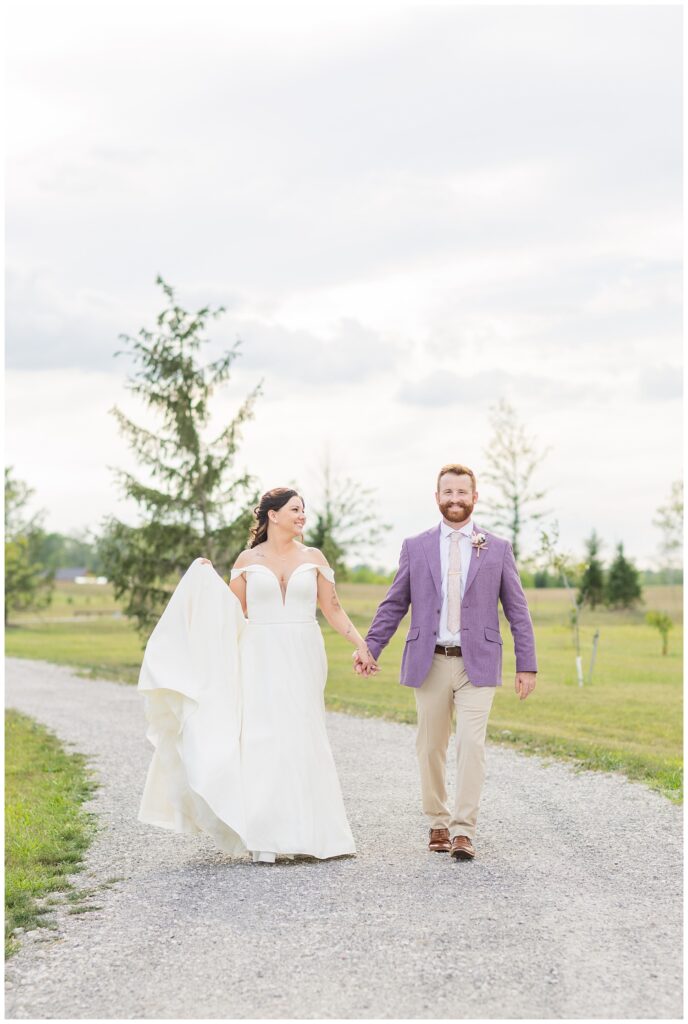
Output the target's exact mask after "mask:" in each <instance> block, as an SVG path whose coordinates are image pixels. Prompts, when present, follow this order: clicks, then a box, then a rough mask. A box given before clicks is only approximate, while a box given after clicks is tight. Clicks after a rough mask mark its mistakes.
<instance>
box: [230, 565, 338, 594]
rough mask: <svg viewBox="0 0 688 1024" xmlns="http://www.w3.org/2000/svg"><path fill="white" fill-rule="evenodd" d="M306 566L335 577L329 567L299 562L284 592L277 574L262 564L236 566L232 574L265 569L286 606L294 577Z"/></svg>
mask: <svg viewBox="0 0 688 1024" xmlns="http://www.w3.org/2000/svg"><path fill="white" fill-rule="evenodd" d="M306 566H309V567H310V568H311V569H329V571H330V572H331V573H332V574H333V575H334V570H333V569H332V567H331V566H329V565H320V564H319V563H318V562H299V564H298V565H297V566H296V568H295V569H292V571H291V572H290V573H289V576H288V578H287V580H286V582H285V584H284V590H282V583H281V581H280V578H279V576H278V575H277V573H276V572H274V570H273V569H271V568H270V567H269V566H267V565H261V564H260V562H249V563H248V564H247V565H241V566H236V568H234V569H232V573H237V575H241V573H242V572H244V571H245V570H246V569H264V570H265V571H266V572H269V573H270V575H271V576H273V577H274V579H275V581H276V583H277V586H278V587H279V589H280V593H281V595H282V604H286V601H287V591H288V590H289V584H290V583H291V578H292V576H295V575H296V573H297V572H298V571H299V569H304V568H306Z"/></svg>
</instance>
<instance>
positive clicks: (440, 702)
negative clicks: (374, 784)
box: [414, 654, 496, 839]
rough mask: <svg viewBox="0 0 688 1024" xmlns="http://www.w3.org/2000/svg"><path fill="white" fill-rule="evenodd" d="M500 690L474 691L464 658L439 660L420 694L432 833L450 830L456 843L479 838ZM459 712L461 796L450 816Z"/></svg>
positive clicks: (421, 750)
mask: <svg viewBox="0 0 688 1024" xmlns="http://www.w3.org/2000/svg"><path fill="white" fill-rule="evenodd" d="M495 689H496V687H494V686H474V685H473V683H471V682H470V681H469V679H468V676H467V675H466V670H465V669H464V667H463V658H453V657H447V656H446V655H445V654H435V655H433V659H432V666H431V668H430V671H429V673H428V675H427V676H426V678H425V679H424V680H423V685H422V686H420V687H418V689H416V690H415V691H414V692H415V694H416V708H417V710H418V734H417V737H416V751H417V753H418V764H419V767H420V781H421V791H422V794H423V811H424V812H425V814H427V815H428V817H429V819H430V827H431V828H448V829H449V833H450V835H451V837H452V839H453V838H454V836H468V838H469V839H473V838H474V837H475V826H476V821H477V819H478V808H479V807H480V794H481V792H482V788H483V782H484V780H485V733H486V731H487V719H488V718H489V715H490V709H491V707H492V701H493V700H494V695H495ZM453 707H455V708H456V793H455V797H454V813H453V814H452V813H451V812H450V811H449V806H448V802H447V784H446V778H445V769H446V764H447V747H448V745H449V736H450V735H451V725H452V708H453Z"/></svg>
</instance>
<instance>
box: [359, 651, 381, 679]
mask: <svg viewBox="0 0 688 1024" xmlns="http://www.w3.org/2000/svg"><path fill="white" fill-rule="evenodd" d="M353 658H354V672H355V673H356V675H358V676H373V675H375V673H376V672H379V671H380V666H379V665H378V663H377V662H376V661H375V658H374V657H373V656H372V654H371V653H370V651H369V650H368V646H367V644H366V645H365V646H364V647H358V648H357V649H356V650H355V651H354V654H353Z"/></svg>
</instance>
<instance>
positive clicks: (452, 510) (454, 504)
mask: <svg viewBox="0 0 688 1024" xmlns="http://www.w3.org/2000/svg"><path fill="white" fill-rule="evenodd" d="M435 500H436V501H437V507H438V508H439V510H440V512H441V513H442V516H443V518H444V521H445V523H447V524H448V525H449V526H455V527H457V528H458V527H460V526H461V524H462V523H465V522H466V521H467V520H468V519H470V517H471V513H472V512H473V509H474V508H475V503H476V501H477V500H478V492H477V491H474V490H473V481H472V480H471V478H470V477H469V476H467V475H466V474H464V473H461V474H460V475H459V474H458V473H443V474H442V476H441V477H440V482H439V490H438V491H437V492H436V494H435Z"/></svg>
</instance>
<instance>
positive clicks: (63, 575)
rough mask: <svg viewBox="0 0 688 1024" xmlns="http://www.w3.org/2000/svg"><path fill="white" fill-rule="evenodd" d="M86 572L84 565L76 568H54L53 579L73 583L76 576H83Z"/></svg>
mask: <svg viewBox="0 0 688 1024" xmlns="http://www.w3.org/2000/svg"><path fill="white" fill-rule="evenodd" d="M86 572H87V569H86V567H85V566H79V568H77V569H73V568H66V569H56V570H55V579H56V580H62V581H64V582H66V583H74V582H75V580H76V578H77V576H85V575H86Z"/></svg>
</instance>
